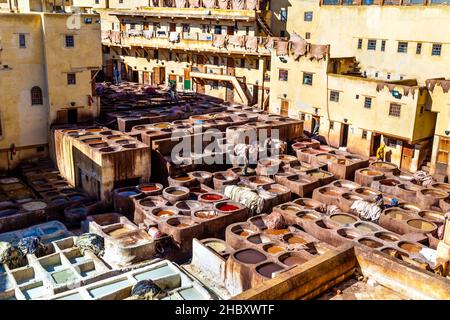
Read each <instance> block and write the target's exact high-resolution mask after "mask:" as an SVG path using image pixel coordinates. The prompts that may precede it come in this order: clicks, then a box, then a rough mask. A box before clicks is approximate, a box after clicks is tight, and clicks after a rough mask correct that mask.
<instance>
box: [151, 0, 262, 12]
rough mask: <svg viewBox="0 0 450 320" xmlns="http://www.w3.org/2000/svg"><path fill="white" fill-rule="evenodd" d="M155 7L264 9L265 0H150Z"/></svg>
mask: <svg viewBox="0 0 450 320" xmlns="http://www.w3.org/2000/svg"><path fill="white" fill-rule="evenodd" d="M149 3H150V7H156V8H207V9H228V10H258V9H261V10H262V9H264V7H265V5H266V4H267V0H266V1H264V0H261V1H260V0H150V1H149Z"/></svg>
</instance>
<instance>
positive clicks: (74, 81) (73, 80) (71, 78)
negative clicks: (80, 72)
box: [67, 73, 77, 85]
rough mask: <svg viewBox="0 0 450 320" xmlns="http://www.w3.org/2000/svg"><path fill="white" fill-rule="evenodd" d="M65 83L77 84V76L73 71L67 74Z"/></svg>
mask: <svg viewBox="0 0 450 320" xmlns="http://www.w3.org/2000/svg"><path fill="white" fill-rule="evenodd" d="M67 84H68V85H74V84H77V77H76V74H75V73H68V74H67Z"/></svg>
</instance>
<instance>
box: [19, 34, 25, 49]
mask: <svg viewBox="0 0 450 320" xmlns="http://www.w3.org/2000/svg"><path fill="white" fill-rule="evenodd" d="M26 46H27V43H26V39H25V34H23V33H20V34H19V47H20V48H26Z"/></svg>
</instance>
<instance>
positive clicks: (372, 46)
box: [367, 40, 377, 50]
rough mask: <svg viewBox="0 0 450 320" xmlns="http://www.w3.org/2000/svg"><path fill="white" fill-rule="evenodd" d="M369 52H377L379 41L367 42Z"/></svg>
mask: <svg viewBox="0 0 450 320" xmlns="http://www.w3.org/2000/svg"><path fill="white" fill-rule="evenodd" d="M367 50H377V40H369V41H367Z"/></svg>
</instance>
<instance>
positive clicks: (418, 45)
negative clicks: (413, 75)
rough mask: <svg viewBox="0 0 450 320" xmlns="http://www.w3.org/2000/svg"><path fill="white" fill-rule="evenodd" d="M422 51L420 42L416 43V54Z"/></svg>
mask: <svg viewBox="0 0 450 320" xmlns="http://www.w3.org/2000/svg"><path fill="white" fill-rule="evenodd" d="M421 53H422V44H421V43H418V44H417V46H416V54H421Z"/></svg>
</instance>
